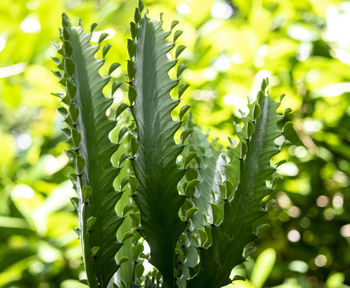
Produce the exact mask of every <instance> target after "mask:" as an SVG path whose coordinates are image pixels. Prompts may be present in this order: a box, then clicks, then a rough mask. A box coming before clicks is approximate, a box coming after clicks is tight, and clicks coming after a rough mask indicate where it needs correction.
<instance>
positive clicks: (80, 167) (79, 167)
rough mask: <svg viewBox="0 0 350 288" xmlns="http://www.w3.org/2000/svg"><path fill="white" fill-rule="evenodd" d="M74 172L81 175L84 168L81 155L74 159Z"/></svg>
mask: <svg viewBox="0 0 350 288" xmlns="http://www.w3.org/2000/svg"><path fill="white" fill-rule="evenodd" d="M75 167H76V171H77V173H78V174H80V173H82V172H83V170H84V167H85V160H84V158H83V157H81V155H79V154H78V155H77V157H76V166H75Z"/></svg>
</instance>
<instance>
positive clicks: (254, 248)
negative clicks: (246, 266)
mask: <svg viewBox="0 0 350 288" xmlns="http://www.w3.org/2000/svg"><path fill="white" fill-rule="evenodd" d="M255 250H256V247H250V248H247V249H245V251H244V258H247V257H248V256H250V255H251V254H252V253H254V252H255Z"/></svg>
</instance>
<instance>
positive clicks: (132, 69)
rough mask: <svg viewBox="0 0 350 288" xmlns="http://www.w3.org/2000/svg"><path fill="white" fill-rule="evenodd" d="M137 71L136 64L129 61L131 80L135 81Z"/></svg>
mask: <svg viewBox="0 0 350 288" xmlns="http://www.w3.org/2000/svg"><path fill="white" fill-rule="evenodd" d="M135 73H136V70H135V64H134V62H132V61H131V60H128V76H129V79H130V80H131V79H134V76H135Z"/></svg>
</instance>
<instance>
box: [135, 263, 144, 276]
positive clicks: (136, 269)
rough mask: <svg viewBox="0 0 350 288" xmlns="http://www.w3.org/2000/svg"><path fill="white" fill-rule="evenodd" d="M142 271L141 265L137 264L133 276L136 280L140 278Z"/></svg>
mask: <svg viewBox="0 0 350 288" xmlns="http://www.w3.org/2000/svg"><path fill="white" fill-rule="evenodd" d="M144 269H145V268H144V267H143V265H142V264H141V263H138V264H137V265H136V267H135V276H136V277H137V278H140V277H141V276H142V274H143V271H144Z"/></svg>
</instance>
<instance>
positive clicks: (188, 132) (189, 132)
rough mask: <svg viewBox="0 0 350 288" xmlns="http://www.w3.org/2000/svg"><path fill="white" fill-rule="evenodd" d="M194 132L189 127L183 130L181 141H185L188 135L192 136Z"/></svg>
mask: <svg viewBox="0 0 350 288" xmlns="http://www.w3.org/2000/svg"><path fill="white" fill-rule="evenodd" d="M192 132H193V130H192V129H187V130H185V131H184V132H182V134H181V143H185V141H186V139H187V137H188V136H190V135H191V133H192Z"/></svg>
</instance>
